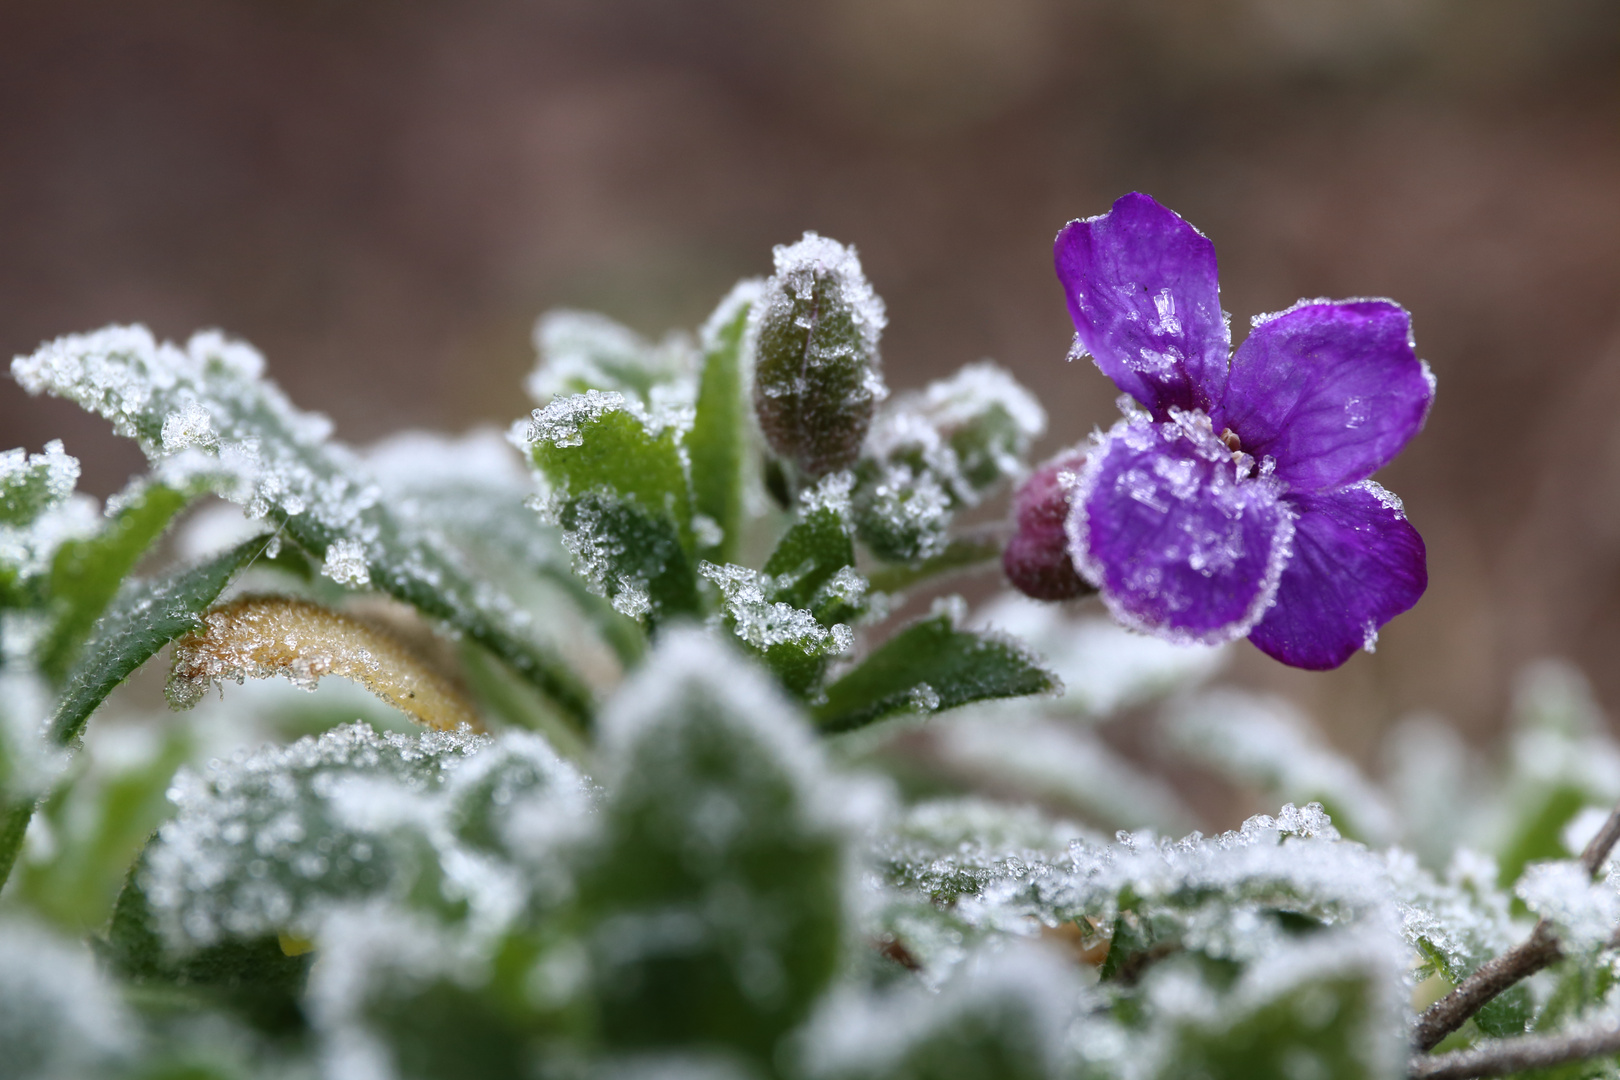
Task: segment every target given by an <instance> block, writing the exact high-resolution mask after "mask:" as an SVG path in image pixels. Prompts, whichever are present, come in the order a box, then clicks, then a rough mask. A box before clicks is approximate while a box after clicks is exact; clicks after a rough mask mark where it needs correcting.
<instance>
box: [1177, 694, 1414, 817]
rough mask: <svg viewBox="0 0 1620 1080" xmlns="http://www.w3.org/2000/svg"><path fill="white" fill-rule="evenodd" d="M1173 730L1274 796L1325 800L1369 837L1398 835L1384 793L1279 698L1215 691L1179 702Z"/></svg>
mask: <svg viewBox="0 0 1620 1080" xmlns="http://www.w3.org/2000/svg"><path fill="white" fill-rule="evenodd" d="M1167 730H1168V732H1169V734H1170V737H1171V739H1172V741H1173V742H1174V744H1175V745H1176V746H1177V747H1178V748H1179V749H1180V750H1181V751H1182V752H1183V753H1185V754H1187V755H1189V756H1191V757H1193V758H1194V759H1196V760H1198V761H1200V762H1202V763H1204V764H1206V765H1208V766H1210V767H1212V768H1214V769H1216V770H1217V771H1219V772H1221V773H1223V774H1224V775H1226V776H1228V777H1229V778H1231V779H1232V780H1234V781H1236V782H1237V783H1239V784H1244V785H1248V786H1251V787H1254V788H1256V789H1258V790H1259V791H1261V792H1262V793H1263V794H1265V795H1266V796H1268V797H1270V798H1280V799H1287V800H1290V801H1297V802H1313V801H1314V802H1320V803H1322V804H1324V805H1325V806H1327V807H1329V808H1330V809H1331V810H1332V812H1333V814H1334V817H1335V820H1336V821H1337V822H1338V823H1339V824H1340V826H1341V827H1343V828H1344V829H1346V830H1348V831H1349V832H1350V833H1352V834H1353V835H1355V836H1357V837H1358V838H1360V839H1363V840H1366V841H1368V842H1369V843H1375V844H1384V843H1388V842H1390V841H1391V840H1393V839H1394V836H1395V818H1394V815H1393V814H1391V813H1390V810H1389V807H1388V805H1387V804H1386V803H1385V802H1384V798H1383V795H1382V794H1381V793H1380V792H1379V791H1378V790H1377V789H1376V788H1375V787H1373V785H1372V784H1371V783H1369V782H1368V781H1367V779H1366V778H1365V777H1363V776H1362V775H1361V773H1360V772H1359V771H1358V770H1357V769H1356V767H1355V766H1354V765H1353V764H1351V763H1350V762H1349V761H1348V760H1346V759H1345V758H1344V757H1342V756H1341V755H1339V754H1338V753H1336V752H1335V751H1334V750H1333V749H1332V748H1331V747H1329V746H1327V745H1326V744H1324V743H1323V742H1322V741H1321V739H1320V737H1319V736H1317V734H1316V732H1315V731H1314V730H1313V729H1312V727H1311V725H1310V721H1309V720H1308V719H1306V718H1305V716H1304V715H1303V714H1301V713H1300V712H1298V711H1297V710H1296V709H1294V708H1293V707H1292V706H1290V705H1288V704H1287V703H1286V702H1284V701H1283V700H1282V699H1280V698H1275V697H1260V696H1256V695H1251V694H1245V693H1241V692H1239V691H1235V690H1216V691H1212V692H1210V693H1207V694H1204V695H1202V696H1200V697H1197V698H1193V699H1191V700H1189V701H1185V702H1182V703H1180V704H1179V705H1177V706H1176V707H1175V708H1174V709H1173V710H1172V711H1171V714H1170V717H1169V718H1168V722H1167Z"/></svg>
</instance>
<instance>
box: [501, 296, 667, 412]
mask: <svg viewBox="0 0 1620 1080" xmlns="http://www.w3.org/2000/svg"><path fill="white" fill-rule="evenodd" d="M534 347H535V350H536V351H537V352H538V353H539V356H540V360H539V364H538V365H537V366H536V367H535V369H534V371H533V373H532V374H530V375H529V378H528V381H527V382H526V383H525V384H524V387H525V389H527V390H528V392H529V396H530V397H532V398H533V399H534V400H535V401H536V402H537V403H539V404H540V405H546V404H548V403H549V402H551V401H552V400H553V399H554V398H561V397H567V396H569V395H571V394H583V393H585V392H587V391H591V390H610V391H619V392H622V393H625V394H629V395H631V396H633V397H635V398H638V399H640V401H641V403H642V404H644V405H651V404H652V401H651V398H652V395H653V394H654V393H655V392H659V391H662V392H664V393H665V394H668V393H671V392H673V393H674V395H676V396H677V397H679V398H681V399H683V400H684V401H685V403H686V405H687V406H690V405H691V402H692V400H693V399H694V398H695V397H696V394H697V385H696V375H697V363H696V350H695V348H694V347H693V344H692V342H691V340H690V338H688V337H687V336H685V335H683V334H670V335H669V336H668V337H666V338H664V340H663V341H661V342H659V343H658V344H656V345H655V344H653V343H651V342H649V341H647V340H646V339H645V338H643V337H642V336H641V335H639V334H637V333H636V332H635V331H633V330H631V329H629V328H628V327H626V326H623V325H621V324H620V323H617V322H614V321H613V320H612V319H610V318H608V317H607V316H605V315H598V314H596V313H594V312H588V311H567V310H560V311H548V312H547V313H546V314H544V315H542V316H540V318H539V320H538V321H537V322H536V323H535V324H534Z"/></svg>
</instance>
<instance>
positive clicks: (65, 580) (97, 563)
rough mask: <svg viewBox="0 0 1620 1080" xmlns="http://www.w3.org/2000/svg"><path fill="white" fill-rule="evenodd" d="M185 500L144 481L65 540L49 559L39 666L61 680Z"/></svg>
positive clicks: (171, 490)
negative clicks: (106, 515)
mask: <svg viewBox="0 0 1620 1080" xmlns="http://www.w3.org/2000/svg"><path fill="white" fill-rule="evenodd" d="M187 501H188V498H187V496H186V495H185V494H184V493H182V492H179V491H176V490H175V489H174V488H171V487H168V486H166V485H163V484H149V485H147V486H146V487H145V488H143V489H142V490H141V491H140V492H139V493H138V494H137V495H136V496H135V497H134V498H133V499H131V500H130V501H129V502H127V503H126V504H125V505H124V508H123V509H122V510H120V511H119V513H118V516H117V517H115V518H113V520H112V521H111V522H109V523H108V524H107V526H106V528H104V529H102V531H101V532H99V533H97V534H96V535H95V536H91V537H87V538H85V539H83V540H69V541H68V542H67V543H65V544H63V545H62V546H61V547H60V548H58V549H57V551H56V559H55V561H54V562H53V563H52V564H51V582H50V590H51V599H52V602H53V603H54V604H55V605H56V607H57V615H56V621H55V623H53V624H52V626H51V628H50V630H49V632H48V633H47V634H46V635H45V638H44V640H43V641H42V642H41V643H40V647H39V652H38V657H39V666H40V669H41V670H43V671H44V672H45V674H46V675H47V676H48V677H49V678H50V679H51V680H52V681H53V682H57V683H60V682H61V681H62V680H63V679H64V678H66V677H67V673H68V669H69V667H70V666H71V665H72V663H73V660H74V657H75V656H76V655H77V653H78V651H79V648H80V647H81V646H82V645H83V644H84V642H85V639H86V638H88V637H89V636H90V628H91V627H92V626H94V625H95V622H96V619H97V618H99V617H100V615H101V613H102V611H104V610H105V609H106V607H107V604H108V603H109V602H111V600H112V598H113V596H114V594H116V593H117V592H118V586H119V584H120V583H121V582H122V581H123V580H124V578H125V577H126V576H127V575H128V574H129V572H130V571H131V570H133V569H134V568H135V564H136V562H138V561H139V560H140V557H141V556H142V555H144V554H145V553H146V551H147V549H148V548H150V547H151V546H152V543H153V541H155V540H156V539H157V538H158V537H159V536H162V535H163V531H164V530H165V529H167V528H168V527H169V523H170V522H171V521H173V520H174V516H175V515H176V514H178V513H179V512H180V511H181V509H182V508H183V507H184V506H185V505H186V503H187Z"/></svg>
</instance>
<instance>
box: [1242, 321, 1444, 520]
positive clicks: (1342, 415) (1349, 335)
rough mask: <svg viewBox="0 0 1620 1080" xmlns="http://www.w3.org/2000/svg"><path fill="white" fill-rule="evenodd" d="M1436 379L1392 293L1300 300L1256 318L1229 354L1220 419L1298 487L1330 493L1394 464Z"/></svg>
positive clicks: (1426, 404)
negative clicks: (1346, 299) (1277, 312)
mask: <svg viewBox="0 0 1620 1080" xmlns="http://www.w3.org/2000/svg"><path fill="white" fill-rule="evenodd" d="M1433 400H1434V380H1433V377H1432V376H1431V375H1430V374H1429V370H1428V368H1427V366H1426V365H1425V364H1424V363H1423V361H1421V360H1419V359H1418V358H1417V354H1416V353H1415V352H1413V351H1412V323H1411V319H1409V318H1408V317H1407V314H1406V312H1405V311H1403V310H1401V308H1400V307H1399V306H1398V305H1396V304H1393V303H1391V302H1390V301H1388V300H1357V301H1350V302H1345V303H1329V302H1326V301H1320V300H1316V301H1310V302H1307V303H1301V304H1299V305H1297V306H1295V307H1293V308H1290V309H1289V310H1288V311H1285V312H1283V313H1282V314H1280V315H1276V316H1273V317H1271V318H1269V319H1268V320H1267V321H1265V322H1259V323H1257V325H1256V326H1255V328H1254V330H1253V332H1252V333H1250V334H1249V337H1248V339H1247V340H1245V341H1244V342H1243V344H1242V345H1240V346H1238V350H1237V355H1236V356H1234V357H1233V358H1232V375H1231V380H1230V381H1229V382H1228V384H1227V390H1226V400H1225V401H1224V402H1223V403H1222V405H1221V408H1220V409H1219V410H1217V413H1216V416H1215V422H1216V424H1217V425H1218V426H1225V427H1229V428H1231V429H1232V430H1233V431H1234V432H1236V433H1237V435H1238V437H1239V438H1240V439H1241V440H1242V441H1243V449H1244V451H1246V452H1247V453H1250V454H1253V455H1254V456H1255V457H1257V458H1261V457H1265V456H1267V455H1270V456H1271V457H1273V458H1275V459H1276V461H1277V477H1278V478H1279V479H1281V480H1283V481H1284V482H1286V483H1287V484H1288V486H1289V488H1290V489H1291V490H1293V491H1299V492H1311V491H1327V490H1332V489H1335V488H1339V487H1342V486H1344V485H1345V484H1352V483H1355V482H1356V481H1357V480H1363V479H1366V478H1367V477H1369V476H1371V475H1372V474H1373V473H1374V472H1376V471H1377V470H1378V469H1380V468H1382V467H1383V466H1384V465H1387V464H1388V463H1389V461H1390V459H1391V458H1393V457H1394V456H1395V455H1396V454H1397V453H1399V452H1400V450H1401V447H1403V446H1405V445H1406V443H1407V440H1409V439H1410V438H1411V437H1412V436H1413V435H1416V434H1417V433H1418V429H1420V428H1421V427H1423V421H1424V419H1425V418H1426V417H1427V416H1428V415H1429V405H1430V403H1431V402H1433Z"/></svg>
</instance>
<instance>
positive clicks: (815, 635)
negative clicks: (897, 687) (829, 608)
mask: <svg viewBox="0 0 1620 1080" xmlns="http://www.w3.org/2000/svg"><path fill="white" fill-rule="evenodd" d="M698 573H700V574H702V575H703V576H704V577H705V578H706V579H708V580H709V581H712V582H714V583H715V585H717V586H718V587H719V589H720V595H721V598H722V600H723V602H724V604H725V617H726V621H727V623H729V624H730V626H731V628H732V632H733V633H735V634H736V635H737V636H738V637H739V638H741V639H742V640H743V641H745V642H747V643H748V644H749V645H751V646H752V647H754V648H755V649H758V650H760V651H762V652H763V651H765V650H767V649H771V648H774V647H776V646H780V645H791V646H794V647H796V648H798V649H801V650H803V652H804V653H805V655H806V656H823V655H830V654H837V653H842V652H845V651H847V650H848V649H849V648H850V646H851V645H853V644H854V631H853V630H851V629H850V628H849V627H848V626H846V625H844V624H842V623H839V624H836V625H834V626H832V627H830V628H829V627H824V626H822V625H821V624H820V623H819V622H817V621H816V617H815V616H814V615H812V614H811V613H810V612H808V611H806V610H805V609H803V608H796V607H794V606H793V605H791V604H785V603H782V602H780V601H778V602H775V603H773V602H771V601H769V600H767V599H766V591H767V590H768V589H769V588H770V587H771V582H770V579H769V577H768V576H766V575H761V574H760V573H759V572H758V571H755V570H750V569H748V568H747V567H745V566H735V565H729V564H728V565H726V566H716V565H715V564H714V563H711V562H700V563H698Z"/></svg>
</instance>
